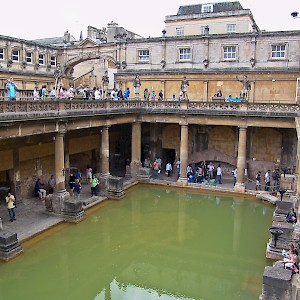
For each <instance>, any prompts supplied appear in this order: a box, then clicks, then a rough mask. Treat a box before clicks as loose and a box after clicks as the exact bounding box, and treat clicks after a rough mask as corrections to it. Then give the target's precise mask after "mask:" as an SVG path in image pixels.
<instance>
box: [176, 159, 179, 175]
mask: <svg viewBox="0 0 300 300" xmlns="http://www.w3.org/2000/svg"><path fill="white" fill-rule="evenodd" d="M176 169H177V177H178V178H179V177H180V158H178V160H177V161H176Z"/></svg>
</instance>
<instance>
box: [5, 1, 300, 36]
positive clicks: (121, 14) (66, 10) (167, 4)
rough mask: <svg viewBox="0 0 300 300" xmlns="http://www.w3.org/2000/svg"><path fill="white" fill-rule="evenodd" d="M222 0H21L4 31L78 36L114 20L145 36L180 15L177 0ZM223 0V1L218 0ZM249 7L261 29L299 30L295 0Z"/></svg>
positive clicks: (250, 3)
mask: <svg viewBox="0 0 300 300" xmlns="http://www.w3.org/2000/svg"><path fill="white" fill-rule="evenodd" d="M213 2H218V1H203V0H199V1H197V0H169V1H168V0H150V1H149V0H148V1H141V0H139V1H138V0H126V1H124V0H123V1H122V0H108V1H106V0H87V1H76V0H73V1H70V0H51V1H48V2H41V1H39V0H17V1H16V2H14V4H13V5H11V6H10V7H7V6H6V5H4V6H3V9H2V12H1V18H0V28H1V31H0V34H1V35H7V36H12V37H17V38H23V39H38V38H45V37H58V36H63V33H64V32H65V31H67V30H68V31H69V32H70V33H71V34H72V35H73V36H74V37H75V38H76V39H78V38H79V35H80V31H82V32H83V37H84V38H85V37H86V35H87V26H88V25H91V26H94V27H96V28H102V27H106V26H107V23H109V22H111V21H114V22H116V23H118V24H119V26H121V27H124V28H126V29H127V30H130V31H133V32H135V33H137V34H140V35H142V36H144V37H148V36H151V37H157V36H161V31H162V30H163V29H164V20H165V16H167V15H176V14H177V10H178V8H179V6H181V5H188V4H199V3H213ZM219 2H224V1H219ZM240 3H241V4H242V6H243V7H244V8H247V9H250V10H251V12H252V14H253V16H254V19H255V20H256V23H257V24H258V26H259V28H260V29H265V30H267V31H276V30H298V29H299V30H300V18H299V19H293V18H292V17H291V12H292V11H300V2H299V1H295V0H285V1H276V0H275V1H274V0H240Z"/></svg>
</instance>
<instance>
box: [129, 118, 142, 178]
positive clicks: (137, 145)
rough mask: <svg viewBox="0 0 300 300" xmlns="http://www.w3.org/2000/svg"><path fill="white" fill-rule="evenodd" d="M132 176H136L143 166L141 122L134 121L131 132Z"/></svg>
mask: <svg viewBox="0 0 300 300" xmlns="http://www.w3.org/2000/svg"><path fill="white" fill-rule="evenodd" d="M130 167H131V176H132V177H134V178H135V177H136V176H137V175H138V174H139V168H140V167H141V122H139V121H137V122H134V123H132V133H131V163H130Z"/></svg>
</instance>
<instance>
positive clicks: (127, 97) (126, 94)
mask: <svg viewBox="0 0 300 300" xmlns="http://www.w3.org/2000/svg"><path fill="white" fill-rule="evenodd" d="M129 96H130V89H129V87H128V88H127V89H126V91H125V92H124V98H125V100H128V99H129Z"/></svg>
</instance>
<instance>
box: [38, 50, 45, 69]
mask: <svg viewBox="0 0 300 300" xmlns="http://www.w3.org/2000/svg"><path fill="white" fill-rule="evenodd" d="M38 64H39V65H40V66H44V65H45V54H44V53H39V54H38Z"/></svg>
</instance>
